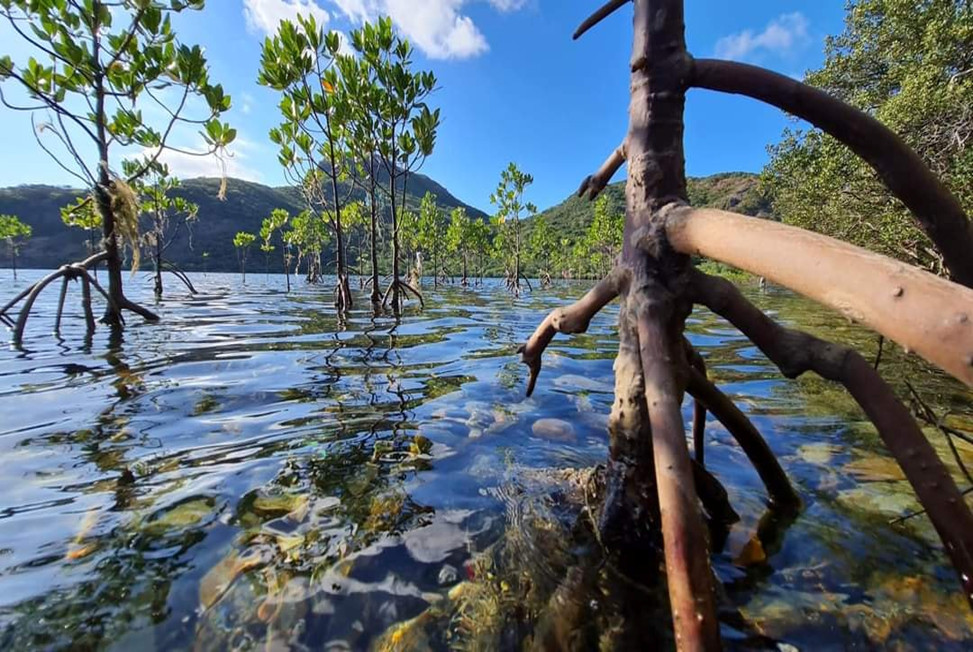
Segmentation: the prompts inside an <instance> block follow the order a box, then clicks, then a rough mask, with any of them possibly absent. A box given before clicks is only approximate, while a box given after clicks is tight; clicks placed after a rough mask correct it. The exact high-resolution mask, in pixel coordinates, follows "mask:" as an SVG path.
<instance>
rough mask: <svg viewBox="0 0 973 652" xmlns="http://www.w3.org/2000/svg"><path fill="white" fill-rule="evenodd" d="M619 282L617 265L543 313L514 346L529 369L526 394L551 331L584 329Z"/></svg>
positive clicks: (615, 292) (531, 388) (534, 381)
mask: <svg viewBox="0 0 973 652" xmlns="http://www.w3.org/2000/svg"><path fill="white" fill-rule="evenodd" d="M622 282H623V274H622V272H621V270H620V269H619V268H615V269H614V270H612V271H611V273H609V274H608V276H606V277H605V278H603V279H602V280H601V281H599V282H598V284H597V285H595V287H593V288H592V289H591V290H589V291H588V293H587V294H585V295H584V296H583V297H581V299H579V300H578V301H577V302H576V303H574V304H572V305H570V306H568V307H566V308H557V309H556V310H554V311H553V312H552V313H551V314H549V315H548V316H547V317H545V318H544V321H542V322H541V324H540V326H538V327H537V330H535V331H534V334H533V335H531V336H530V339H529V340H527V343H526V344H524V345H523V346H521V347H520V348H519V349H518V350H517V352H518V353H520V359H521V362H523V363H524V364H526V365H527V367H528V369H529V376H528V378H527V396H530V395H531V394H533V393H534V385H536V384H537V376H538V375H539V374H540V372H541V356H542V355H543V353H544V350H545V349H546V348H547V345H548V344H550V343H551V340H552V339H554V335H555V334H557V333H567V334H572V335H573V334H576V333H584V332H585V331H587V330H588V325H589V324H590V323H591V320H592V318H593V317H594V316H595V315H597V314H598V313H599V312H600V311H601V309H602V308H604V307H605V306H607V305H608V304H609V303H611V301H612V300H613V299H614V298H615V297H617V296H618V293H619V291H620V290H621V285H622Z"/></svg>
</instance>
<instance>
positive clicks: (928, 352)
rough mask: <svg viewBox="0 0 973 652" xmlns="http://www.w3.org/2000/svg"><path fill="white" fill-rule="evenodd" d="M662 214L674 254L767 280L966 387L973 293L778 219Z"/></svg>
mask: <svg viewBox="0 0 973 652" xmlns="http://www.w3.org/2000/svg"><path fill="white" fill-rule="evenodd" d="M667 212H668V215H667V218H666V230H667V235H668V238H669V242H670V243H671V244H672V246H673V247H674V248H675V249H676V250H677V251H679V252H681V253H685V254H691V255H702V256H707V257H709V258H713V259H715V260H718V261H720V262H724V263H727V264H729V265H733V266H734V267H739V268H741V269H744V270H746V271H748V272H751V273H753V274H756V275H758V276H763V277H766V278H767V279H768V280H771V281H774V282H775V283H779V284H780V285H783V286H785V287H788V288H790V289H792V290H794V291H796V292H799V293H801V294H803V295H805V296H807V297H810V298H812V299H814V300H816V301H819V302H821V303H823V304H825V305H826V306H829V307H831V308H834V309H835V310H838V311H839V312H841V313H842V314H843V315H845V316H846V317H848V318H849V319H852V320H854V321H856V322H861V323H864V324H867V325H868V326H869V327H870V328H872V329H874V330H876V331H878V332H879V333H881V334H882V335H884V336H885V337H887V338H889V339H891V340H894V341H895V342H898V343H899V344H900V345H901V346H902V347H903V348H904V349H905V350H906V351H914V352H916V353H918V354H919V355H921V356H922V357H923V358H925V359H926V360H929V361H930V362H932V363H933V364H936V365H938V366H939V367H940V368H942V369H944V370H945V371H947V372H948V373H950V374H951V375H953V376H955V377H956V378H958V379H959V380H961V381H963V382H965V383H966V384H967V385H973V290H971V289H969V288H966V287H962V286H960V285H957V284H955V283H951V282H950V281H947V280H946V279H943V278H939V277H937V276H934V275H932V274H930V273H928V272H924V271H921V270H919V269H916V268H914V267H911V266H909V265H906V264H905V263H901V262H898V261H894V260H892V259H890V258H886V257H884V256H880V255H878V254H875V253H871V252H869V251H866V250H864V249H861V248H860V247H856V246H854V245H850V244H847V243H844V242H840V241H838V240H834V239H832V238H828V237H827V236H823V235H818V234H815V233H810V232H808V231H805V230H803V229H798V228H795V227H790V226H785V225H783V224H779V223H777V222H771V221H769V220H759V219H754V218H752V217H744V216H742V215H735V214H733V213H727V212H725V211H718V210H711V209H701V210H695V209H690V208H683V207H676V208H669V209H667ZM971 259H973V256H971ZM785 373H786V371H785Z"/></svg>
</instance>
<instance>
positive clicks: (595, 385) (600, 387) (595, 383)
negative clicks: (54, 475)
mask: <svg viewBox="0 0 973 652" xmlns="http://www.w3.org/2000/svg"><path fill="white" fill-rule="evenodd" d="M554 386H555V387H558V388H560V389H567V390H571V391H572V392H576V391H578V390H585V391H589V392H604V393H606V394H610V393H612V392H614V391H615V390H614V388H613V387H612V383H611V382H608V381H604V380H597V379H595V378H588V377H587V376H579V375H577V374H563V375H561V376H557V377H556V378H555V379H554Z"/></svg>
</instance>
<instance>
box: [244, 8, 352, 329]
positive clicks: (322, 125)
mask: <svg viewBox="0 0 973 652" xmlns="http://www.w3.org/2000/svg"><path fill="white" fill-rule="evenodd" d="M340 48H341V38H340V36H339V34H338V32H333V31H332V32H328V33H325V32H324V30H323V29H322V28H321V27H319V26H318V24H317V20H316V19H315V17H314V16H313V15H309V16H302V15H298V16H297V22H296V23H294V22H291V21H286V20H285V21H281V22H280V25H279V27H278V31H277V33H276V34H275V35H274V36H273V37H272V38H268V39H267V40H266V41H265V42H264V47H263V52H262V54H261V59H260V66H261V67H260V75H259V77H258V82H259V83H260V84H262V85H264V86H268V87H270V88H273V89H274V90H277V91H279V92H280V94H281V101H280V111H281V117H282V119H283V122H282V123H281V124H280V126H279V127H276V128H274V129H271V131H270V139H271V140H272V141H273V142H274V143H275V144H277V145H278V147H279V148H280V153H279V156H278V158H279V160H280V163H281V165H283V167H284V171H285V174H286V175H287V177H288V180H289V181H290V182H291V183H292V184H293V185H295V186H296V187H298V188H299V189H300V190H301V192H302V194H303V196H304V201H305V204H306V205H307V207H308V209H310V210H311V211H312V213H313V214H314V215H315V216H316V217H317V219H321V220H325V221H326V222H327V223H328V224H329V225H330V227H331V231H332V233H333V234H334V238H335V240H334V242H335V261H336V267H337V269H336V272H337V284H336V287H335V297H336V301H335V305H336V306H337V308H338V311H339V312H342V313H343V312H346V311H347V310H350V309H351V307H352V295H351V288H350V285H349V282H348V266H347V261H346V253H347V252H346V247H345V229H344V226H343V224H342V209H343V207H344V204H345V203H347V198H345V197H342V194H341V192H340V191H339V182H340V181H343V180H344V178H345V177H347V176H348V170H347V167H348V163H349V161H350V160H351V159H350V153H349V151H348V146H347V144H348V138H349V135H350V131H349V129H348V123H349V121H350V120H351V118H352V115H353V111H352V106H351V105H350V103H349V101H348V98H347V97H346V96H345V95H344V93H342V92H341V87H340V85H339V80H338V67H337V65H336V58H337V56H338V51H339V50H340Z"/></svg>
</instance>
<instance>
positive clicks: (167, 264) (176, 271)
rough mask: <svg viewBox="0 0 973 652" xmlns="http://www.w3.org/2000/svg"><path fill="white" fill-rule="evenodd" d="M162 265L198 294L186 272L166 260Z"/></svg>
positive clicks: (191, 292)
mask: <svg viewBox="0 0 973 652" xmlns="http://www.w3.org/2000/svg"><path fill="white" fill-rule="evenodd" d="M162 267H163V269H165V270H166V271H168V272H169V273H170V274H172V275H173V276H175V277H176V278H177V279H179V280H180V281H182V284H183V285H185V286H186V289H187V290H189V293H190V294H199V292H197V291H196V288H195V287H194V286H193V283H192V281H190V280H189V276H188V275H187V274H186V272H184V271H182V270H181V269H179V268H178V267H177V266H176V265H173V264H172V263H170V262H168V261H163V262H162ZM285 275H286V274H285ZM287 278H288V279H290V276H289V275H287Z"/></svg>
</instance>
